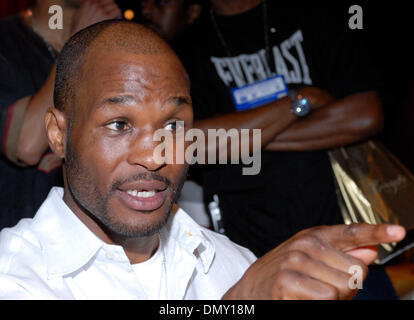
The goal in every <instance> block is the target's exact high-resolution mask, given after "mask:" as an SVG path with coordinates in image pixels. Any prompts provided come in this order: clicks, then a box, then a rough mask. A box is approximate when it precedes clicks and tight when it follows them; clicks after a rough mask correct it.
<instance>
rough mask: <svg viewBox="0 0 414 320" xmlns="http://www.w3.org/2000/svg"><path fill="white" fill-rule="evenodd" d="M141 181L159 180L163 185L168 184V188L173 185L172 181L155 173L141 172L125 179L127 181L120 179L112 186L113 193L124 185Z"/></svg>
mask: <svg viewBox="0 0 414 320" xmlns="http://www.w3.org/2000/svg"><path fill="white" fill-rule="evenodd" d="M141 180H147V181H148V180H157V181H161V182H163V183H165V184H166V186H167V188H168V187H169V186H170V185H171V181H170V180H169V179H168V178H166V177H163V176H161V175H159V174H157V173H155V172H141V173H138V174H136V175H134V176H131V177H128V178H125V179H119V180H116V181H115V182H114V183H113V184H112V188H111V191H115V190H116V189H118V188H119V187H120V186H121V185H123V184H124V183H129V182H136V181H141Z"/></svg>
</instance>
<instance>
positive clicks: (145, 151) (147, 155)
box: [127, 132, 165, 171]
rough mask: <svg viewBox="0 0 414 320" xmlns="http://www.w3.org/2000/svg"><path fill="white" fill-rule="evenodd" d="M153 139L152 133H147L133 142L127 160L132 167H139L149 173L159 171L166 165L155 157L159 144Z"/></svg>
mask: <svg viewBox="0 0 414 320" xmlns="http://www.w3.org/2000/svg"><path fill="white" fill-rule="evenodd" d="M153 137H154V135H153V133H152V132H147V133H145V134H144V133H143V134H141V135H140V136H139V137H138V138H137V139H135V140H134V141H132V142H131V145H130V151H129V153H128V159H127V161H128V163H129V164H130V165H133V166H136V165H138V166H141V167H143V168H145V169H147V170H148V171H157V170H159V169H161V168H162V167H163V166H164V165H165V163H162V162H160V161H156V158H155V157H154V149H155V148H156V146H157V145H158V144H159V142H157V141H154V138H153Z"/></svg>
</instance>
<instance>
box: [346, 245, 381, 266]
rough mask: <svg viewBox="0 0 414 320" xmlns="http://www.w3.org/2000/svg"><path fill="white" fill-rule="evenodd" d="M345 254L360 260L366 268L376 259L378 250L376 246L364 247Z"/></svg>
mask: <svg viewBox="0 0 414 320" xmlns="http://www.w3.org/2000/svg"><path fill="white" fill-rule="evenodd" d="M345 253H347V254H349V255H351V256H353V257H354V258H357V259H360V260H362V261H363V262H364V263H365V264H366V265H367V266H368V265H370V264H371V263H372V262H374V260H375V259H376V257H377V255H378V249H377V247H376V246H366V247H359V248H355V249H352V250H348V251H345Z"/></svg>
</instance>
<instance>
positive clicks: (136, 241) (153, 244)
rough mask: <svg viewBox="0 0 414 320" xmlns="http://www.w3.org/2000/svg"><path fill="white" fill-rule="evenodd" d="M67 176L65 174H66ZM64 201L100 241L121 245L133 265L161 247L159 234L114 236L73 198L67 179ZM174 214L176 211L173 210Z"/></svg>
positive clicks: (144, 259)
mask: <svg viewBox="0 0 414 320" xmlns="http://www.w3.org/2000/svg"><path fill="white" fill-rule="evenodd" d="M64 175H65V173H64ZM63 201H64V202H65V203H66V205H67V206H68V207H69V208H70V209H71V211H72V212H73V213H74V214H75V215H76V216H77V217H78V218H79V220H80V221H81V222H82V223H83V224H84V225H85V226H86V227H87V228H88V229H89V230H90V231H92V232H93V233H94V234H95V235H96V236H97V237H98V238H99V239H101V240H102V241H104V242H105V243H107V244H113V245H120V246H122V248H123V249H124V251H125V254H126V255H127V257H128V259H129V261H130V263H131V264H135V263H140V262H144V261H146V260H148V259H149V258H151V256H152V255H153V254H154V253H155V251H156V250H157V248H158V246H159V236H158V233H157V234H154V235H152V236H149V237H140V238H126V237H121V236H118V235H115V234H113V233H112V232H110V231H109V230H108V229H107V228H105V227H104V226H103V225H102V223H100V222H99V221H98V220H97V219H96V218H94V217H93V216H92V214H90V213H89V212H87V211H86V209H84V208H83V207H82V206H81V205H80V204H79V203H78V202H77V201H76V200H75V198H74V197H73V195H72V193H71V191H70V190H69V187H68V184H67V182H66V179H65V192H64V195H63ZM173 212H174V210H173Z"/></svg>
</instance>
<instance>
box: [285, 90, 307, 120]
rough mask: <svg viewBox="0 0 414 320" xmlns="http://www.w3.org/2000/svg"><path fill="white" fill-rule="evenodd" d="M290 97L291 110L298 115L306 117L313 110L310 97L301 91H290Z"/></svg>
mask: <svg viewBox="0 0 414 320" xmlns="http://www.w3.org/2000/svg"><path fill="white" fill-rule="evenodd" d="M288 98H289V99H290V111H291V112H292V113H293V114H294V115H295V116H297V117H299V118H303V117H306V116H307V115H308V114H309V113H310V111H311V104H310V101H309V99H308V98H307V97H306V96H305V95H304V94H303V93H301V92H298V91H296V90H290V91H289V93H288Z"/></svg>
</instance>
